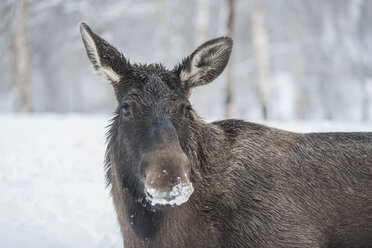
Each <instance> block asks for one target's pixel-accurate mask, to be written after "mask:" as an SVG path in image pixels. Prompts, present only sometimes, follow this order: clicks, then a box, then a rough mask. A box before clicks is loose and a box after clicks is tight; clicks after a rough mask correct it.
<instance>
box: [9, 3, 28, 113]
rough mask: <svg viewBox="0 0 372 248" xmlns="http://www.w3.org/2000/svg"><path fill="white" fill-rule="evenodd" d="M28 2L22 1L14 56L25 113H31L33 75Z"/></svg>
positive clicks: (22, 107)
mask: <svg viewBox="0 0 372 248" xmlns="http://www.w3.org/2000/svg"><path fill="white" fill-rule="evenodd" d="M28 9H29V2H28V0H21V2H20V13H19V17H18V23H17V34H16V41H15V50H14V51H13V53H14V54H13V55H12V56H15V57H16V60H15V63H14V62H13V63H12V65H13V66H15V68H14V70H15V72H14V73H15V75H16V76H15V81H14V82H15V83H16V88H17V89H18V90H19V91H20V94H19V96H20V105H21V106H20V107H21V109H20V110H22V111H24V112H31V110H32V106H31V92H30V90H31V87H30V84H31V74H30V48H29V41H28V29H27V25H28Z"/></svg>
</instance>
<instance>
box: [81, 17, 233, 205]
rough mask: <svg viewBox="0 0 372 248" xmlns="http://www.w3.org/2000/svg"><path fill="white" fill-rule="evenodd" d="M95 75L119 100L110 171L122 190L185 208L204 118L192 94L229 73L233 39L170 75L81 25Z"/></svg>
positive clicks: (204, 48) (212, 45)
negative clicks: (193, 148)
mask: <svg viewBox="0 0 372 248" xmlns="http://www.w3.org/2000/svg"><path fill="white" fill-rule="evenodd" d="M80 32H81V36H82V39H83V42H84V45H85V48H86V51H87V54H88V57H89V60H90V62H91V64H92V66H93V68H94V70H95V72H97V73H98V74H99V75H100V76H102V77H103V78H104V79H105V80H107V81H109V82H110V83H111V84H112V86H113V88H114V91H115V96H116V100H117V104H118V107H117V110H116V115H115V117H114V119H113V123H112V126H111V130H110V132H109V136H110V137H109V142H111V143H112V144H111V145H110V144H109V149H110V150H112V153H113V154H114V155H113V157H112V158H111V160H115V163H112V161H111V165H109V167H110V166H111V167H113V168H109V169H110V170H115V171H116V173H113V174H114V175H116V177H115V178H112V177H110V176H109V178H108V180H109V182H110V183H112V180H118V181H119V183H120V185H121V186H122V188H123V189H125V190H128V191H129V192H130V193H131V195H132V196H134V197H135V198H138V199H146V201H147V202H149V203H150V204H151V205H152V206H158V207H167V206H172V205H180V204H182V203H184V202H186V201H187V200H188V199H189V197H190V196H191V194H192V193H193V190H194V189H193V185H192V181H193V180H192V176H191V165H192V163H191V162H190V158H189V157H188V154H187V151H188V148H187V146H188V144H190V143H192V139H193V129H194V126H195V125H197V122H198V120H199V117H198V116H197V115H196V113H195V112H194V110H193V108H192V107H191V104H190V101H189V97H190V91H191V89H192V88H194V87H197V86H201V85H205V84H208V83H210V82H211V81H212V80H214V79H215V78H216V77H217V76H219V75H220V74H221V73H222V71H223V70H224V68H225V66H226V64H227V62H228V60H229V57H230V53H231V48H232V43H233V42H232V39H231V38H228V37H221V38H217V39H214V40H210V41H208V42H206V43H204V44H202V45H201V46H200V47H199V48H197V49H196V50H195V51H194V52H193V53H192V54H191V55H190V56H189V57H187V58H185V59H184V60H183V62H182V63H180V64H179V65H177V66H175V68H174V69H172V70H168V69H166V68H165V67H163V66H162V65H161V64H149V65H142V64H132V63H130V62H129V61H128V60H127V59H126V58H125V56H124V55H123V54H122V53H120V52H119V51H118V50H117V49H116V48H115V47H114V46H112V45H110V44H109V43H108V42H106V41H105V40H104V39H102V38H101V37H99V36H98V35H96V34H95V33H93V32H92V30H91V29H90V28H89V27H88V26H87V25H86V24H85V23H81V24H80Z"/></svg>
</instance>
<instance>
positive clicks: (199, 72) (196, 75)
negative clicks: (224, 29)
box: [180, 40, 226, 81]
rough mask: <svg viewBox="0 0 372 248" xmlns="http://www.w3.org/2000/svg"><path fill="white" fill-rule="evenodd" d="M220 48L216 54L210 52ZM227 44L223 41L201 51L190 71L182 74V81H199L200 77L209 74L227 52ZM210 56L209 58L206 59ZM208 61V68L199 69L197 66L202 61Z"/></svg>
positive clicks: (184, 71)
mask: <svg viewBox="0 0 372 248" xmlns="http://www.w3.org/2000/svg"><path fill="white" fill-rule="evenodd" d="M215 47H218V48H219V49H218V50H217V51H215V52H214V53H210V52H209V50H211V49H213V48H215ZM225 48H226V44H225V42H224V41H223V40H221V41H218V42H216V43H213V44H210V45H207V46H205V47H203V48H202V49H200V50H199V51H198V52H197V53H196V54H194V56H193V57H192V59H191V61H190V71H187V70H182V71H181V74H180V78H181V80H182V81H187V80H189V79H191V78H192V81H198V80H199V79H200V77H202V76H203V75H205V74H206V73H208V71H209V70H211V69H212V68H213V65H215V64H216V63H217V60H218V59H219V56H220V55H221V53H222V52H223V51H224V50H225ZM206 56H208V58H206ZM202 59H203V60H207V61H208V62H209V63H208V65H207V66H204V67H198V66H197V65H198V64H199V62H200V61H201V60H202Z"/></svg>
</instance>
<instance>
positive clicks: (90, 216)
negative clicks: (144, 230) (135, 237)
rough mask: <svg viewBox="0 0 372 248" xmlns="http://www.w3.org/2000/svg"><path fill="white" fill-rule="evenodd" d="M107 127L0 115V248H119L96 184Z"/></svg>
mask: <svg viewBox="0 0 372 248" xmlns="http://www.w3.org/2000/svg"><path fill="white" fill-rule="evenodd" d="M108 119H109V117H102V116H101V117H89V116H77V115H75V116H74V115H35V116H26V115H0V127H1V128H0V137H1V139H0V169H1V170H0V171H1V172H0V247H4V248H20V247H22V248H31V247H35V248H50V247H54V248H56V247H61V248H70V247H71V248H72V247H76V248H81V247H94V248H104V247H105V248H106V247H122V240H121V236H120V232H119V227H118V224H117V220H116V215H115V212H114V209H113V205H112V199H111V197H109V192H108V189H105V184H104V170H103V159H104V149H105V139H104V134H105V132H106V130H105V126H106V125H107V124H108V121H107V120H108Z"/></svg>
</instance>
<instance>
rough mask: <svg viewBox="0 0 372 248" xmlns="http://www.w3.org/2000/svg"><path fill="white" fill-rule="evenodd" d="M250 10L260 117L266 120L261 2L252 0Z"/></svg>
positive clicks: (266, 64) (264, 32)
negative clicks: (252, 5)
mask: <svg viewBox="0 0 372 248" xmlns="http://www.w3.org/2000/svg"><path fill="white" fill-rule="evenodd" d="M254 1H255V2H254V7H253V9H252V12H251V15H252V39H253V47H254V51H255V55H256V60H257V65H256V68H257V71H258V86H259V94H260V99H261V106H262V117H263V118H264V119H265V120H267V118H268V106H269V100H270V92H269V89H270V88H269V78H270V68H269V61H270V59H269V40H268V34H267V30H266V26H265V14H264V6H263V2H262V0H254Z"/></svg>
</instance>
